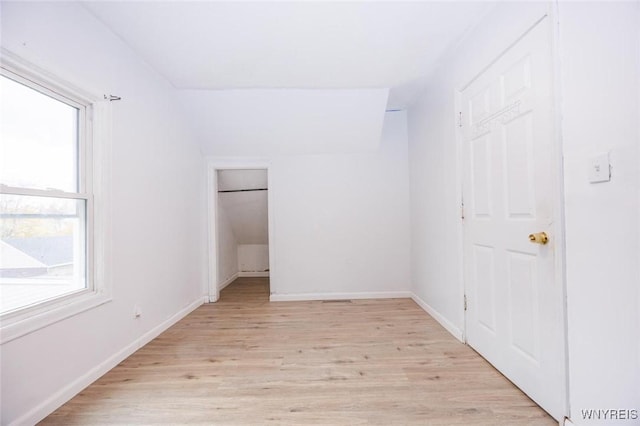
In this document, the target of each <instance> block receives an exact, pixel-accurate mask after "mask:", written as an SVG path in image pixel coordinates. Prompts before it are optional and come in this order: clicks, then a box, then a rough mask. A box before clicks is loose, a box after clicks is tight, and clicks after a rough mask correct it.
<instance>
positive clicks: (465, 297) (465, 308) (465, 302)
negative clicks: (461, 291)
mask: <svg viewBox="0 0 640 426" xmlns="http://www.w3.org/2000/svg"><path fill="white" fill-rule="evenodd" d="M464 310H465V311H466V310H467V295H466V294H465V295H464Z"/></svg>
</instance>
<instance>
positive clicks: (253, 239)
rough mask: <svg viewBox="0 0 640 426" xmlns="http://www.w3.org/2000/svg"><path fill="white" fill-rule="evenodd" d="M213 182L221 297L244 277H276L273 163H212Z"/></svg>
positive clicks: (214, 263)
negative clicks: (270, 171)
mask: <svg viewBox="0 0 640 426" xmlns="http://www.w3.org/2000/svg"><path fill="white" fill-rule="evenodd" d="M209 182H210V186H209V229H210V235H209V241H210V244H209V265H210V267H209V271H210V272H209V301H210V302H215V301H217V300H218V298H219V297H220V291H222V289H224V288H225V287H226V286H228V285H229V284H231V283H232V282H234V281H235V280H236V279H237V278H239V277H261V278H267V279H268V278H270V275H271V266H270V265H271V263H272V256H270V254H271V250H270V246H271V244H270V242H271V238H270V232H269V230H270V226H269V216H270V215H269V179H268V169H267V168H266V167H262V168H260V167H255V166H254V167H251V166H234V167H225V166H217V167H216V166H211V167H210V168H209ZM269 293H270V291H269Z"/></svg>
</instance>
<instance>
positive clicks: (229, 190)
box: [218, 188, 268, 192]
mask: <svg viewBox="0 0 640 426" xmlns="http://www.w3.org/2000/svg"><path fill="white" fill-rule="evenodd" d="M249 191H268V189H267V188H257V189H228V190H226V191H218V192H249Z"/></svg>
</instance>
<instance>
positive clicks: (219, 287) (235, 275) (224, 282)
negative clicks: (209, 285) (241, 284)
mask: <svg viewBox="0 0 640 426" xmlns="http://www.w3.org/2000/svg"><path fill="white" fill-rule="evenodd" d="M240 276H241V275H240V273H239V272H236V273H235V274H233V275H231V276H230V277H229V278H227V279H226V280H224V281H223V282H222V283H221V284H220V285H219V286H218V291H222V289H224V288H225V287H226V286H228V285H229V284H231V283H232V282H234V281H235V280H236V278H238V277H240Z"/></svg>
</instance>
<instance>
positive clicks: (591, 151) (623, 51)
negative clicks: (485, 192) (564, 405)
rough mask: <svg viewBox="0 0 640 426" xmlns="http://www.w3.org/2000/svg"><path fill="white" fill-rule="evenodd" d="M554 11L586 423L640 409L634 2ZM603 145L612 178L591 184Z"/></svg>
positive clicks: (573, 325)
mask: <svg viewBox="0 0 640 426" xmlns="http://www.w3.org/2000/svg"><path fill="white" fill-rule="evenodd" d="M559 12H560V49H561V67H562V102H563V107H562V118H563V120H562V137H563V145H564V174H565V201H566V212H565V214H566V235H567V255H566V267H567V298H568V319H569V323H568V332H569V371H570V376H569V378H570V383H569V384H570V390H571V395H570V397H571V398H570V399H571V412H572V419H573V421H574V423H576V424H590V425H591V424H598V423H599V422H594V421H583V420H582V415H581V410H586V409H607V408H612V409H636V410H640V314H639V312H640V302H639V300H640V299H639V297H640V266H639V254H640V245H639V239H640V231H639V223H638V218H639V217H640V203H639V195H640V183H639V180H640V173H639V172H640V162H639V156H640V150H639V148H640V130H639V128H638V117H639V116H640V3H638V2H635V3H631V2H630V3H624V4H623V3H606V4H605V3H566V4H565V3H561V4H560V10H559ZM603 152H604V153H606V152H608V153H610V158H611V165H612V171H611V174H612V178H611V182H607V183H598V184H590V183H589V182H588V179H587V172H586V171H587V164H588V161H589V159H590V158H591V157H592V156H594V155H596V154H598V153H603ZM639 414H640V413H639ZM638 421H640V420H635V422H634V421H620V422H619V423H620V424H627V423H628V424H632V423H637V422H638ZM602 423H603V424H613V423H615V421H608V422H602Z"/></svg>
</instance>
